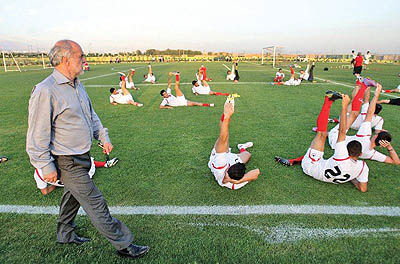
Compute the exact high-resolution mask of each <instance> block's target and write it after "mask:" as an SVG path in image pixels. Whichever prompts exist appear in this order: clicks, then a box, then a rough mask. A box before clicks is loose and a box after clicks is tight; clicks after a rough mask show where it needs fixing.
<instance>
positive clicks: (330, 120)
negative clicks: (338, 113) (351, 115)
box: [328, 118, 339, 123]
mask: <svg viewBox="0 0 400 264" xmlns="http://www.w3.org/2000/svg"><path fill="white" fill-rule="evenodd" d="M338 121H339V120H337V119H336V118H328V123H339V122H338Z"/></svg>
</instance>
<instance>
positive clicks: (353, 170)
mask: <svg viewBox="0 0 400 264" xmlns="http://www.w3.org/2000/svg"><path fill="white" fill-rule="evenodd" d="M341 98H342V99H343V101H342V111H341V114H340V119H341V120H342V121H343V122H340V128H339V136H338V138H337V143H336V148H335V153H334V155H333V156H332V157H330V158H329V159H327V160H326V159H324V158H323V156H324V148H325V141H326V138H327V136H328V132H327V127H328V117H329V111H330V109H331V106H332V103H333V102H334V101H335V100H337V99H341ZM349 103H350V97H349V96H348V95H341V94H339V93H336V92H332V91H327V92H326V96H325V101H324V104H323V106H322V109H321V112H320V113H319V116H318V119H317V127H318V131H317V134H316V135H315V138H314V140H313V141H312V142H311V146H310V148H309V149H308V150H307V153H306V154H305V155H304V156H301V157H299V158H296V159H285V158H281V157H275V160H276V161H277V162H279V163H280V164H282V165H285V166H292V165H293V164H299V163H301V167H302V169H303V172H304V173H305V174H307V175H309V176H311V177H313V178H314V179H316V180H319V181H323V182H329V183H336V184H338V183H345V182H348V181H351V182H352V183H353V184H354V186H355V187H356V188H357V189H358V190H360V191H361V192H366V191H367V183H368V172H369V169H368V166H367V164H366V163H365V162H364V161H361V160H358V158H359V156H360V155H361V144H360V142H358V141H356V140H353V141H351V142H349V143H346V123H347V122H346V121H347V120H346V119H347V107H348V105H349Z"/></svg>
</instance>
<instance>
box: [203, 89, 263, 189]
mask: <svg viewBox="0 0 400 264" xmlns="http://www.w3.org/2000/svg"><path fill="white" fill-rule="evenodd" d="M228 100H229V101H228ZM228 100H227V102H226V103H225V105H224V113H223V114H222V117H221V121H220V123H219V127H220V132H219V137H218V139H217V141H216V142H215V145H214V148H213V149H212V151H211V156H210V161H209V162H208V167H209V168H210V170H211V172H212V173H213V174H214V177H215V180H216V181H217V182H218V184H219V185H220V186H223V187H227V188H229V189H232V190H237V189H240V188H242V187H243V186H245V185H246V184H247V183H249V182H250V181H254V180H257V178H258V175H259V174H260V170H259V169H254V170H251V171H249V172H247V173H245V172H246V166H245V164H246V163H247V162H248V161H249V159H250V157H251V154H250V152H248V151H247V148H250V147H252V146H253V142H247V143H244V144H239V145H238V149H239V150H240V153H239V154H234V153H231V149H230V148H229V123H230V121H231V117H232V115H233V113H234V107H233V104H232V103H231V102H230V101H233V97H232V98H229V97H228Z"/></svg>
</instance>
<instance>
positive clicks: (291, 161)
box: [289, 155, 304, 165]
mask: <svg viewBox="0 0 400 264" xmlns="http://www.w3.org/2000/svg"><path fill="white" fill-rule="evenodd" d="M303 158H304V155H303V156H301V157H298V158H296V159H290V160H289V161H290V164H292V165H293V164H299V163H301V161H302V160H303Z"/></svg>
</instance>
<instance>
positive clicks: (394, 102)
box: [389, 98, 400, 105]
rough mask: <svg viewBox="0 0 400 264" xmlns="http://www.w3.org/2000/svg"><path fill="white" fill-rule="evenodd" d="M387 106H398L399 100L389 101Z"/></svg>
mask: <svg viewBox="0 0 400 264" xmlns="http://www.w3.org/2000/svg"><path fill="white" fill-rule="evenodd" d="M389 104H391V105H400V98H396V99H390V101H389Z"/></svg>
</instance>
